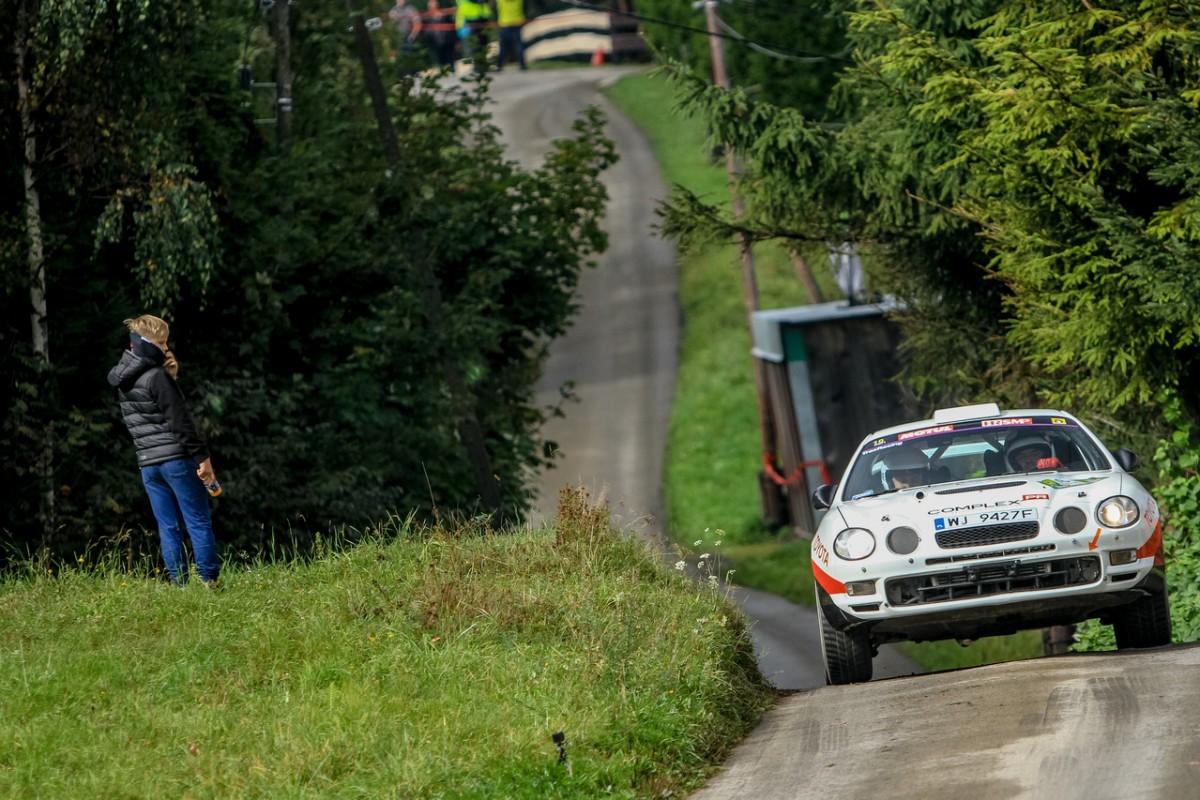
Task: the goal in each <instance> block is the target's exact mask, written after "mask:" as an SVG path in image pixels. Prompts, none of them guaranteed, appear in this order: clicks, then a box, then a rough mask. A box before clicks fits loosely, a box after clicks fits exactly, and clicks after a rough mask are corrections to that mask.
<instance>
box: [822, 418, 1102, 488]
mask: <svg viewBox="0 0 1200 800" xmlns="http://www.w3.org/2000/svg"><path fill="white" fill-rule="evenodd" d="M1111 468H1112V467H1111V464H1110V463H1109V460H1108V457H1107V455H1106V454H1105V452H1104V448H1102V447H1101V446H1100V445H1099V444H1098V443H1097V442H1096V441H1095V439H1094V438H1093V437H1092V436H1091V435H1090V434H1089V433H1088V432H1087V431H1086V430H1084V429H1083V428H1082V427H1081V426H1080V425H1079V423H1077V422H1075V421H1074V420H1071V419H1067V418H1064V417H1054V416H1049V415H1047V416H1035V417H1020V418H1015V417H1014V418H1009V419H984V420H968V421H965V422H953V423H945V424H939V425H934V426H931V427H929V428H923V429H920V430H911V431H902V432H900V433H893V434H890V435H888V436H881V437H878V438H875V439H870V440H868V441H867V442H866V443H865V444H864V445H863V448H862V450H860V451H859V453H858V456H857V457H856V458H855V459H854V463H853V464H852V465H851V467H850V470H849V472H848V473H847V478H846V480H845V487H844V489H843V491H842V498H843V499H845V500H856V499H858V498H860V497H870V496H872V495H877V494H883V493H885V492H894V491H899V490H901V489H910V488H915V487H917V486H929V485H935V484H939V483H950V482H952V481H961V480H969V479H973V478H989V477H995V476H999V475H1019V474H1024V473H1028V472H1041V471H1051V470H1052V471H1079V470H1102V469H1104V470H1106V469H1111Z"/></svg>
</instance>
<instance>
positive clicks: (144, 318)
mask: <svg viewBox="0 0 1200 800" xmlns="http://www.w3.org/2000/svg"><path fill="white" fill-rule="evenodd" d="M125 327H126V328H129V331H130V333H136V334H137V335H138V336H143V337H145V338H147V339H150V340H151V341H158V342H165V341H166V340H167V338H168V337H169V336H170V335H171V326H170V325H168V324H167V322H166V320H163V319H159V318H158V317H155V316H151V315H150V314H142V315H141V316H140V317H134V318H133V319H127V320H125Z"/></svg>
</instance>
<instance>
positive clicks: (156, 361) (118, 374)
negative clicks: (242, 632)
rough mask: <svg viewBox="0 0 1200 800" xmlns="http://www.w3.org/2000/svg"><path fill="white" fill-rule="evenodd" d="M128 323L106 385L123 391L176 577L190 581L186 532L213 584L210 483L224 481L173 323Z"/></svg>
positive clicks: (124, 413) (145, 319)
mask: <svg viewBox="0 0 1200 800" xmlns="http://www.w3.org/2000/svg"><path fill="white" fill-rule="evenodd" d="M125 326H126V327H127V328H129V349H128V350H126V351H125V352H124V353H123V354H122V356H121V360H120V361H118V362H117V365H116V366H115V367H113V368H112V369H111V370H109V373H108V383H109V385H110V386H113V387H115V388H116V390H117V400H118V402H119V403H120V406H121V419H122V420H123V421H124V422H125V427H126V428H128V429H129V434H130V435H131V436H132V437H133V444H134V447H135V449H136V450H137V462H138V468H139V469H140V470H141V473H142V483H143V484H144V485H145V487H146V494H147V495H148V496H149V497H150V507H151V508H152V509H153V510H154V517H155V519H156V520H157V522H158V536H159V541H160V542H161V544H162V555H163V561H164V562H166V566H167V572H168V573H169V574H170V576H171V580H172V581H173V582H175V583H176V584H179V585H182V584H183V583H185V582H186V581H187V577H188V566H187V554H186V553H185V551H184V546H183V533H184V531H185V530H186V531H187V534H188V537H189V538H190V539H191V542H192V554H193V556H194V557H195V560H196V571H197V572H198V573H199V574H200V578H201V579H202V580H203V581H204V583H205V585H206V586H209V587H213V588H215V587H216V586H217V580H218V578H219V577H220V572H221V562H220V558H219V556H218V555H217V542H216V537H215V536H214V535H213V526H212V513H211V512H210V510H209V507H208V502H209V501H208V497H209V491H210V489H209V488H208V487H210V486H211V487H217V486H219V484H218V483H217V476H216V474H215V473H214V472H213V466H212V458H211V457H210V456H209V452H208V446H207V445H206V444H205V442H204V439H203V438H202V437H201V436H200V433H199V431H198V430H197V429H196V421H195V419H194V418H193V417H192V412H191V409H190V408H189V407H188V404H187V400H186V399H184V396H183V392H182V391H181V390H180V388H179V384H178V383H177V382H176V380H175V376H176V375H177V374H178V371H179V364H178V362H177V361H176V360H175V355H174V354H173V353H172V352H171V350H170V348H169V347H168V346H167V339H168V337H169V336H170V327H169V326H168V325H167V323H166V322H165V321H164V320H162V319H159V318H158V317H154V316H151V315H149V314H143V315H142V316H140V317H135V318H134V319H127V320H125ZM213 491H215V489H214V490H213Z"/></svg>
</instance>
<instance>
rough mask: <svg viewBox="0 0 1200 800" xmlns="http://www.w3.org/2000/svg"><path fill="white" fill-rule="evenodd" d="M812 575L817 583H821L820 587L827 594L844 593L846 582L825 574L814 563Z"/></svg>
mask: <svg viewBox="0 0 1200 800" xmlns="http://www.w3.org/2000/svg"><path fill="white" fill-rule="evenodd" d="M813 577H814V578H816V579H817V583H819V584H821V588H822V589H824V590H825V591H826V592H828V593H829V594H845V593H846V584H844V583H842V582H841V581H839V580H838V579H837V578H834V577H833V576H831V575H829V574H827V573H826V572H824V571H823V570H822V569H821V568H820V567H818V566H817V565H816V564H813Z"/></svg>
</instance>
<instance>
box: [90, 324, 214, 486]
mask: <svg viewBox="0 0 1200 800" xmlns="http://www.w3.org/2000/svg"><path fill="white" fill-rule="evenodd" d="M130 338H131V339H133V340H134V341H133V346H132V347H131V348H130V349H129V350H126V351H125V353H124V354H123V355H122V356H121V360H120V361H118V362H117V365H116V366H115V367H113V368H112V369H111V370H109V372H108V383H109V385H110V386H115V387H116V389H117V400H118V401H120V403H121V417H122V419H124V420H125V427H127V428H129V433H130V435H131V436H133V444H134V446H135V447H136V448H137V459H138V467H149V466H153V465H155V464H165V463H166V462H168V461H175V460H176V459H180V458H191V459H192V460H194V461H195V462H196V463H197V464H198V463H200V462H201V461H204V460H205V459H206V458H208V447H207V445H205V443H204V439H202V438H201V437H200V433H199V432H198V431H197V430H196V422H195V420H194V419H193V418H192V411H191V409H190V408H188V404H187V400H185V399H184V397H183V392H181V391H180V390H179V384H177V383H176V382H175V379H174V378H172V377H171V376H170V375H168V374H167V371H166V370H165V369H163V361H164V360H165V356H164V355H163V352H162V351H161V350H159V349H158V348H157V347H155V346H154V345H153V344H150V343H149V342H144V341H141V340H140V337H130Z"/></svg>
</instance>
